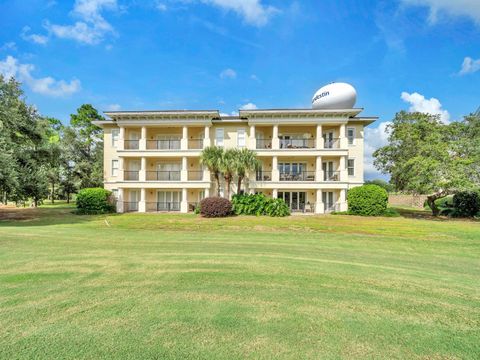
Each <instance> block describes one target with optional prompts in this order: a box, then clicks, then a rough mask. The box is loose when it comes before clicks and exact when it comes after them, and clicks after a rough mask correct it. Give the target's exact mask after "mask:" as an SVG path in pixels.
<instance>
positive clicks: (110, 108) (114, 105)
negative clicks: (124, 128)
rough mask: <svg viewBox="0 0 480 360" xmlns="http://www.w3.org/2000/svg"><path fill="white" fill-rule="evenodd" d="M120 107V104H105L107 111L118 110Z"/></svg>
mask: <svg viewBox="0 0 480 360" xmlns="http://www.w3.org/2000/svg"><path fill="white" fill-rule="evenodd" d="M121 108H122V107H121V106H120V104H110V105H107V110H108V111H119V110H120V109H121Z"/></svg>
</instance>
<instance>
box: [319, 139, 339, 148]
mask: <svg viewBox="0 0 480 360" xmlns="http://www.w3.org/2000/svg"><path fill="white" fill-rule="evenodd" d="M323 148H324V149H339V148H340V139H325V140H324V145H323Z"/></svg>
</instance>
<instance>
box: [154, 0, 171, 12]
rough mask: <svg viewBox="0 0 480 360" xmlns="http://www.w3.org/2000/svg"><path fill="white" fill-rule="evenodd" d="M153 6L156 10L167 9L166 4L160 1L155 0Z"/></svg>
mask: <svg viewBox="0 0 480 360" xmlns="http://www.w3.org/2000/svg"><path fill="white" fill-rule="evenodd" d="M155 8H156V9H157V10H158V11H167V10H168V8H167V5H166V4H165V3H163V2H161V1H157V2H156V3H155Z"/></svg>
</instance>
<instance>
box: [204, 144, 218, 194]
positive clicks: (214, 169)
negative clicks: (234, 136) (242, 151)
mask: <svg viewBox="0 0 480 360" xmlns="http://www.w3.org/2000/svg"><path fill="white" fill-rule="evenodd" d="M223 155H224V151H223V149H222V148H221V147H218V146H209V147H206V148H205V149H203V151H202V154H201V155H200V163H201V164H202V165H204V166H206V167H207V168H208V170H209V171H210V173H211V174H213V176H214V177H215V181H216V182H217V196H220V171H221V163H222V158H223Z"/></svg>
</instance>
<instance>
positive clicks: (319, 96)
mask: <svg viewBox="0 0 480 360" xmlns="http://www.w3.org/2000/svg"><path fill="white" fill-rule="evenodd" d="M356 102H357V91H356V90H355V88H354V87H353V86H352V85H350V84H347V83H331V84H328V85H326V86H324V87H322V88H320V89H319V90H318V91H317V92H316V93H315V95H313V99H312V108H313V109H315V110H323V109H353V107H354V106H355V103H356Z"/></svg>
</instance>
